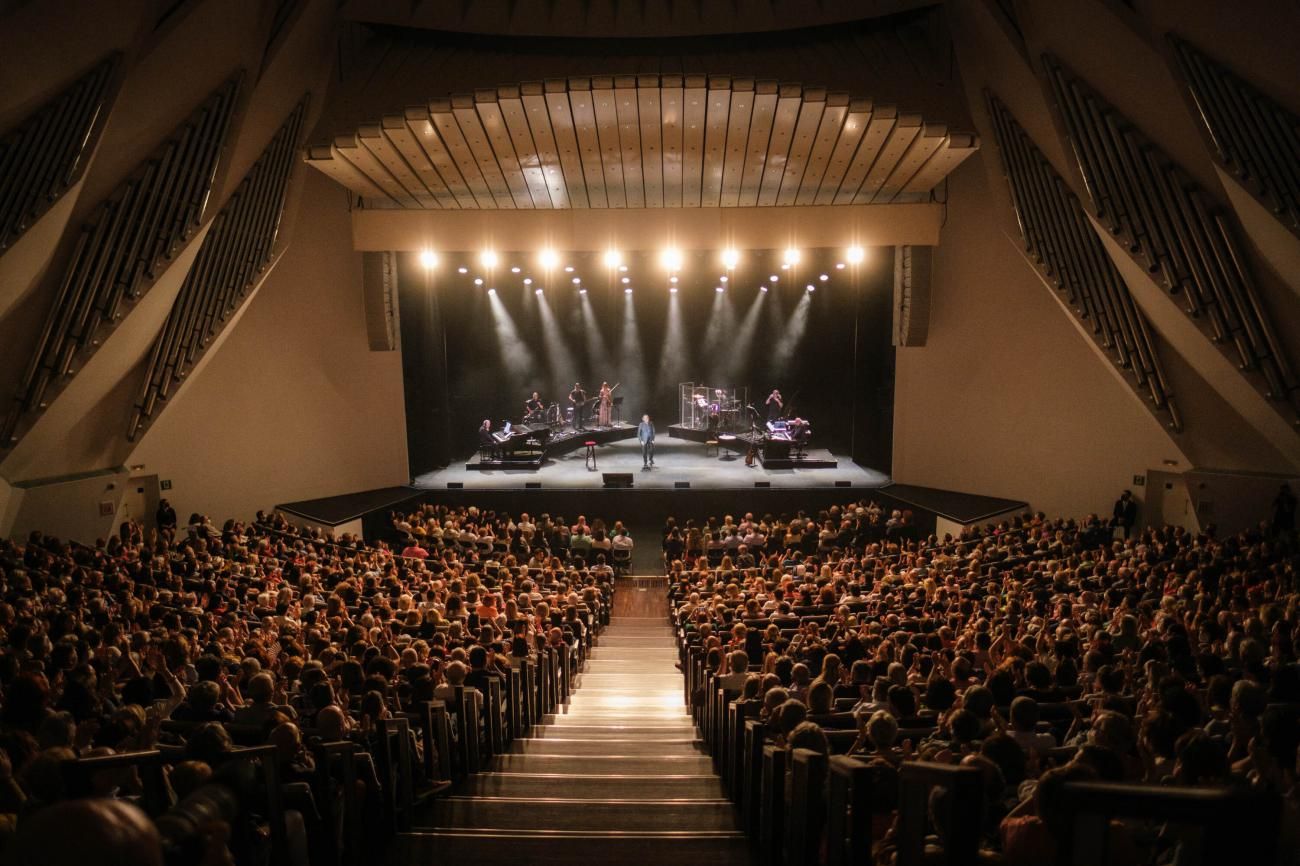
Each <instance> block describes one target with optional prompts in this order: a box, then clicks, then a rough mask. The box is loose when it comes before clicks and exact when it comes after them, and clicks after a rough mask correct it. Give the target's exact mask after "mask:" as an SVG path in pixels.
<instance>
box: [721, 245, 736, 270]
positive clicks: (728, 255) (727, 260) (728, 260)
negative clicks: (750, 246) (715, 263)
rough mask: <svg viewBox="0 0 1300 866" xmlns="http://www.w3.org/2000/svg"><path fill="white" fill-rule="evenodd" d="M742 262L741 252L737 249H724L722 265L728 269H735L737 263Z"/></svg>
mask: <svg viewBox="0 0 1300 866" xmlns="http://www.w3.org/2000/svg"><path fill="white" fill-rule="evenodd" d="M738 264H740V253H739V252H737V251H736V250H723V251H722V265H723V267H725V268H726V269H727V270H729V271H730V270H734V269H735V267H736V265H738Z"/></svg>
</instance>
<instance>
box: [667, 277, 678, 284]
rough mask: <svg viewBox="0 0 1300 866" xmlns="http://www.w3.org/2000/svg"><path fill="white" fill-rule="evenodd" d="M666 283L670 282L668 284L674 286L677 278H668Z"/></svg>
mask: <svg viewBox="0 0 1300 866" xmlns="http://www.w3.org/2000/svg"><path fill="white" fill-rule="evenodd" d="M668 282H670V283H674V284H675V283H676V282H677V278H676V277H669V278H668Z"/></svg>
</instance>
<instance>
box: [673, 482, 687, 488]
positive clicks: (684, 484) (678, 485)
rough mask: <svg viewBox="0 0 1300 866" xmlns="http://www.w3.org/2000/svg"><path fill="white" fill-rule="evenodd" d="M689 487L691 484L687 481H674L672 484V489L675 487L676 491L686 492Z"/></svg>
mask: <svg viewBox="0 0 1300 866" xmlns="http://www.w3.org/2000/svg"><path fill="white" fill-rule="evenodd" d="M690 486H691V482H689V481H674V482H673V487H676V488H677V489H678V490H687V489H689V488H690Z"/></svg>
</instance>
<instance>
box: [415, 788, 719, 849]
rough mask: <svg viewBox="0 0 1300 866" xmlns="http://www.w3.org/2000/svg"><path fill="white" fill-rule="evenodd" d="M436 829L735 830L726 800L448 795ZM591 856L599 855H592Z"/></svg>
mask: <svg viewBox="0 0 1300 866" xmlns="http://www.w3.org/2000/svg"><path fill="white" fill-rule="evenodd" d="M433 820H434V826H436V827H439V828H452V827H472V828H499V829H520V830H527V829H538V830H581V831H584V832H587V831H600V830H607V829H610V828H617V829H619V830H623V831H628V832H635V831H645V830H651V831H653V830H675V831H678V832H681V831H685V830H735V829H738V828H737V826H736V812H735V809H734V808H733V807H732V805H731V802H730V801H728V800H723V799H718V800H692V801H681V800H630V799H621V800H579V799H574V798H569V797H565V798H556V797H548V798H545V799H542V798H537V797H518V798H517V797H445V798H443V799H441V800H438V801H437V802H436V803H435V804H434V808H433ZM591 853H592V854H594V853H595V851H592V852H591Z"/></svg>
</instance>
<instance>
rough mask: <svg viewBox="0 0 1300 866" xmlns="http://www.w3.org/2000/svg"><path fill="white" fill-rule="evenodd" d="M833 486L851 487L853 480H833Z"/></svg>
mask: <svg viewBox="0 0 1300 866" xmlns="http://www.w3.org/2000/svg"><path fill="white" fill-rule="evenodd" d="M835 486H836V487H852V486H853V482H852V481H836V482H835Z"/></svg>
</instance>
